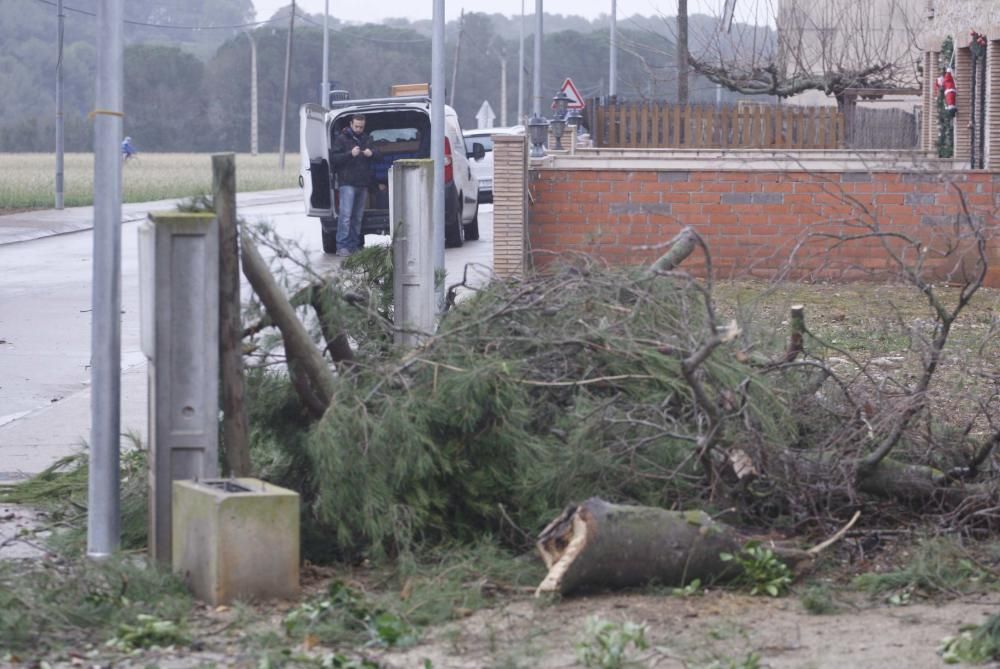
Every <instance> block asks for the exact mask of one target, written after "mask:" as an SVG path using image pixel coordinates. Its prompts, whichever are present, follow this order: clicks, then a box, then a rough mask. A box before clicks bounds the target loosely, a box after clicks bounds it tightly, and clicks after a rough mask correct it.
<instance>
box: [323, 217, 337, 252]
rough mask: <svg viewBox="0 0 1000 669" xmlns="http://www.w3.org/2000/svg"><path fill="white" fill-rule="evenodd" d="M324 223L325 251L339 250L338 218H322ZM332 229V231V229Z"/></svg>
mask: <svg viewBox="0 0 1000 669" xmlns="http://www.w3.org/2000/svg"><path fill="white" fill-rule="evenodd" d="M320 222H321V223H322V224H323V228H322V230H323V253H336V252H337V219H335V218H321V219H320ZM331 230H332V231H331Z"/></svg>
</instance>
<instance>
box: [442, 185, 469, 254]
mask: <svg viewBox="0 0 1000 669" xmlns="http://www.w3.org/2000/svg"><path fill="white" fill-rule="evenodd" d="M464 243H465V226H464V225H462V196H461V194H459V196H458V203H457V204H456V205H455V208H454V210H453V213H452V216H451V220H450V221H447V222H446V223H445V226H444V246H445V248H449V249H454V248H458V247H459V246H461V245H462V244H464Z"/></svg>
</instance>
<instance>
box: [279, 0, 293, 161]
mask: <svg viewBox="0 0 1000 669" xmlns="http://www.w3.org/2000/svg"><path fill="white" fill-rule="evenodd" d="M294 31H295V0H292V14H291V16H289V18H288V43H287V44H286V45H285V88H284V93H283V94H282V96H281V139H280V146H279V147H278V167H280V168H281V171H282V172H284V171H285V126H286V125H287V123H288V80H289V79H290V78H291V76H292V33H293V32H294Z"/></svg>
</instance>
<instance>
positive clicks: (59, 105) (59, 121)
mask: <svg viewBox="0 0 1000 669" xmlns="http://www.w3.org/2000/svg"><path fill="white" fill-rule="evenodd" d="M65 17H66V15H65V14H63V0H59V2H58V3H57V4H56V21H57V24H58V27H57V29H56V31H57V36H56V45H57V46H56V52H57V55H56V209H62V208H63V152H64V147H63V72H62V63H63V19H65Z"/></svg>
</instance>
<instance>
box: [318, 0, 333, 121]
mask: <svg viewBox="0 0 1000 669" xmlns="http://www.w3.org/2000/svg"><path fill="white" fill-rule="evenodd" d="M319 89H320V97H322V98H323V99H322V100H320V104H321V105H322V106H324V107H329V106H330V0H326V9H325V11H324V13H323V81H322V82H321V84H320V87H319Z"/></svg>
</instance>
